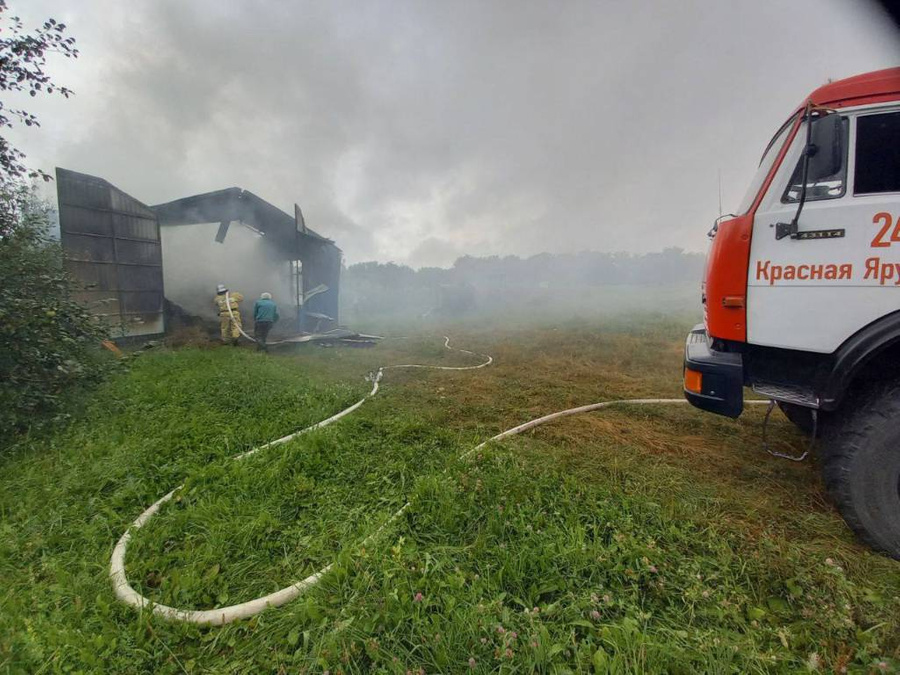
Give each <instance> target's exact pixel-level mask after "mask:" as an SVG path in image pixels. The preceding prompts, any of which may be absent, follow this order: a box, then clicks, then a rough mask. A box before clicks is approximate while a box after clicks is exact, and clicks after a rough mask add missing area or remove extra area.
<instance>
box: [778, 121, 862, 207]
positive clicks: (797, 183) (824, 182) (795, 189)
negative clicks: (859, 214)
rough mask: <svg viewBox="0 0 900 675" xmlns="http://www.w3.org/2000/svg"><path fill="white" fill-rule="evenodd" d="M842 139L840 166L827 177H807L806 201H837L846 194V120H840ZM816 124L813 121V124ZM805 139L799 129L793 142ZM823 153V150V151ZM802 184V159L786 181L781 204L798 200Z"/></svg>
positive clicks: (847, 123)
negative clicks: (842, 151)
mask: <svg viewBox="0 0 900 675" xmlns="http://www.w3.org/2000/svg"><path fill="white" fill-rule="evenodd" d="M842 122H843V124H842V129H843V132H842V133H843V139H842V147H843V148H844V156H843V157H842V158H841V161H840V166H839V168H838V169H837V171H835V172H833V173H831V174H830V175H827V176H816V175H812V174H810V175H808V176H807V182H806V201H808V202H811V201H815V200H818V199H838V198H839V197H843V196H844V193H845V192H846V184H847V150H846V148H847V131H848V129H849V122H848V121H847V119H846V118H844V119H843V120H842ZM815 123H816V122H815V121H813V124H815ZM805 138H806V129H805V127H804V128H801V129H800V131H799V132H798V133H797V137H796V141H795V142H804V141H805ZM823 151H824V149H823ZM802 182H803V157H802V156H801V157H800V159H798V160H797V166H795V167H794V173H792V174H791V179H790V180H789V181H788V185H787V188H785V190H784V194H783V195H782V196H781V202H782V204H790V203H793V202H797V201H799V200H800V188H801V187H802Z"/></svg>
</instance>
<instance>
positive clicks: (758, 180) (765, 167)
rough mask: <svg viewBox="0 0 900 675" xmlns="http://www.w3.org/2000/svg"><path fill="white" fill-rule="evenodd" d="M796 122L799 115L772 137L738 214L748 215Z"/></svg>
mask: <svg viewBox="0 0 900 675" xmlns="http://www.w3.org/2000/svg"><path fill="white" fill-rule="evenodd" d="M796 120H797V115H794V116H793V117H791V118H790V119H789V120H788V121H787V122H785V123H784V125H783V126H782V127H781V129H779V130H778V132H777V133H776V134H775V136H773V137H772V140H771V141H769V145H768V146H767V147H766V150H765V152H763V156H762V159H761V160H760V161H759V168H758V169H757V170H756V173H755V174H754V176H753V180H752V181H750V187H749V188H748V189H747V194H746V195H744V199H743V200H741V205H740V206H739V207H738V211H737V212H738V213H747V211H749V210H750V206H751V205H752V204H753V200H754V199H755V198H756V193H757V192H759V188H760V187H762V184H763V181H764V180H765V179H766V176H768V175H769V170H770V169H771V168H772V165H773V164H774V163H775V158H776V157H778V153H779V152H780V151H781V148H782V147H784V142H785V141H786V140H787V137H788V135H789V134H790V131H791V128H792V127H793V126H794V122H795V121H796Z"/></svg>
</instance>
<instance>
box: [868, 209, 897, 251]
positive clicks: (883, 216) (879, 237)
mask: <svg viewBox="0 0 900 675" xmlns="http://www.w3.org/2000/svg"><path fill="white" fill-rule="evenodd" d="M879 220H883V221H884V225H883V226H882V228H881V229H880V230H878V234H876V235H875V238H874V239H873V240H872V248H886V247H888V246H890V245H891V242H893V241H900V233H898V232H897V228H900V218H898V219H897V227H895V228H894V231H893V232H891V240H890V241H885V240H884V235H886V234H887V231H888V229H890V227H891V221H892V218H891V214H890V213H887V212H886V211H882V212H881V213H876V214H875V217H874V218H872V222H873V223H875V224H876V225H877V224H878V221H879Z"/></svg>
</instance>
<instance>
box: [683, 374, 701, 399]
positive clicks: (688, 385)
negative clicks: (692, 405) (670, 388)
mask: <svg viewBox="0 0 900 675" xmlns="http://www.w3.org/2000/svg"><path fill="white" fill-rule="evenodd" d="M684 388H685V389H687V390H688V391H692V392H694V393H695V394H699V393H700V392H701V391H702V390H703V373H700V372H697V371H696V370H691V369H690V368H685V369H684Z"/></svg>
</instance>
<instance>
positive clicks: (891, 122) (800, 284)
mask: <svg viewBox="0 0 900 675" xmlns="http://www.w3.org/2000/svg"><path fill="white" fill-rule="evenodd" d="M836 114H838V113H833V115H836ZM839 114H840V115H841V118H840V119H841V123H840V125H836V124H835V122H836V120H835V118H834V117H833V115H828V116H824V117H820V118H813V122H812V124H813V129H812V134H811V136H812V139H813V141H814V143H813V144H814V145H816V144H815V140H816V139H817V138H819V136H820V135H819V134H817V125H819V124H823V125H824V124H827V123H828V122H826V120H828V118H829V117H830V118H831V120H829V122H831V124H832V129H835V128H837V127H838V126H839V127H840V130H839V131H838V132H837V133H835V134H834V138H835V140H836V142H835V144H833V145H832V144H827V147H816V149H815V150H814V154H813V155H812V157H811V159H810V166H809V173H808V175H807V180H806V185H807V196H806V202H805V204H804V206H803V210H802V212H801V215H800V218H799V220H798V227H797V232H796V233H794V234H793V235H789V236H783V237H781V238H778V233H779V229H782V230H785V229H786V228H785V227H784V226H782V228H779V227H778V224H779V223H782V224H788V223H790V222H791V221H792V219H793V218H794V215H795V214H796V212H797V208H798V205H799V199H800V192H801V185H802V182H803V180H802V155H803V152H804V150H805V147H806V139H807V129H806V125H807V122H804V124H803V126H802V127H801V129H800V131H799V132H798V133H797V135H796V137H795V138H794V141H793V143H792V146H791V148H790V150H789V152H788V154H787V155H786V156H785V161H784V162H783V164H782V166H781V167H780V169H779V171H778V173H777V174H776V176H775V178H774V180H773V181H772V183H771V185H770V186H769V189H768V191H767V193H766V195H765V196H764V197H763V199H762V201H761V202H760V205H759V208H758V209H757V212H756V214H755V216H754V221H753V238H752V241H751V248H750V266H749V271H748V279H747V340H748V342H750V343H752V344H757V345H766V346H773V347H782V348H787V349H799V350H804V351H813V352H821V353H831V352H833V351H834V350H835V349H837V348H838V347H839V346H840V345H841V344H842V343H843V342H844V340H846V339H847V338H848V337H850V336H851V335H852V334H853V333H855V332H856V331H858V330H860V329H861V328H863V327H865V326H866V325H867V324H869V323H871V322H872V321H874V320H876V319H878V318H879V317H881V316H883V315H885V314H888V313H890V312H893V311H896V310H898V309H900V225H898V218H900V169H898V167H900V110H897V109H896V107H895V108H893V109H891V108H884V107H882V108H879V109H870V110H867V111H860V112H856V113H855V114H854V113H848V112H846V111H843V112H841V113H839ZM819 145H822V144H821V143H820V144H819Z"/></svg>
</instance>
